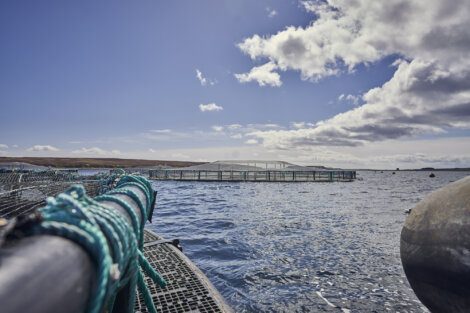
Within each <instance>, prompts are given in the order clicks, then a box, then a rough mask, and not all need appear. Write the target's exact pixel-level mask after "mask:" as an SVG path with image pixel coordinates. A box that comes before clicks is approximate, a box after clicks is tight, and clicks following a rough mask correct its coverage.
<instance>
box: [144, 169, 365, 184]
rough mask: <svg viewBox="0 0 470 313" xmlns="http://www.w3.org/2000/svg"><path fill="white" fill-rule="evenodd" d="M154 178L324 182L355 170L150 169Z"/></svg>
mask: <svg viewBox="0 0 470 313" xmlns="http://www.w3.org/2000/svg"><path fill="white" fill-rule="evenodd" d="M149 178H150V179H155V180H193V181H257V182H317V181H319V182H325V181H328V182H330V181H352V180H354V179H356V172H355V171H209V170H177V169H171V170H151V171H150V172H149Z"/></svg>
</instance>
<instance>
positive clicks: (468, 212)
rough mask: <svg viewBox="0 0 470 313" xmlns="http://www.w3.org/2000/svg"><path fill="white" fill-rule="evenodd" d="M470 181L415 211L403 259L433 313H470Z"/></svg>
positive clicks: (402, 244) (450, 187)
mask: <svg viewBox="0 0 470 313" xmlns="http://www.w3.org/2000/svg"><path fill="white" fill-rule="evenodd" d="M469 251H470V176H469V177H467V178H464V179H461V180H459V181H456V182H454V183H451V184H449V185H448V186H446V187H444V188H441V189H439V190H437V191H435V192H433V193H431V194H430V195H428V196H427V197H426V198H424V200H422V201H421V202H419V203H418V204H417V205H416V207H415V208H413V209H412V210H411V213H410V215H409V216H408V218H407V219H406V222H405V225H404V227H403V229H402V232H401V240H400V255H401V261H402V265H403V269H404V270H405V274H406V277H407V278H408V281H409V282H410V285H411V287H412V288H413V290H414V292H415V293H416V296H417V297H418V298H419V300H421V302H422V303H423V304H424V305H425V306H427V307H428V309H429V310H430V311H431V312H470V252H469Z"/></svg>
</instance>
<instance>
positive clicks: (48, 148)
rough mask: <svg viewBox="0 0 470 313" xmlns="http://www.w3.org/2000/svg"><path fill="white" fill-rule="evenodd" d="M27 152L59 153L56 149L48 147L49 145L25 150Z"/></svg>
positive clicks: (35, 146)
mask: <svg viewBox="0 0 470 313" xmlns="http://www.w3.org/2000/svg"><path fill="white" fill-rule="evenodd" d="M26 150H27V151H30V152H38V151H42V152H56V151H59V149H58V148H56V147H54V146H50V145H34V146H32V147H30V148H28V149H26Z"/></svg>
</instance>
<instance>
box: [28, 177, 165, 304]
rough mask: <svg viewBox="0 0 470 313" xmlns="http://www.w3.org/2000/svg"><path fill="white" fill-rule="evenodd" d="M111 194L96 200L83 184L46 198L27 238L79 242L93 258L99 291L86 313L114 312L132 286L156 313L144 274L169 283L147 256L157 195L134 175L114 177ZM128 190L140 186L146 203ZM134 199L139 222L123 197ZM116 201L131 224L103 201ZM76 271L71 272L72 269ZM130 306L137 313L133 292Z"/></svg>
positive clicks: (157, 280) (95, 291)
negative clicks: (148, 231)
mask: <svg viewBox="0 0 470 313" xmlns="http://www.w3.org/2000/svg"><path fill="white" fill-rule="evenodd" d="M108 182H109V183H112V184H113V185H114V188H113V189H111V190H110V191H108V192H106V193H105V194H102V195H100V196H98V197H95V198H94V199H92V198H90V197H88V196H87V195H86V192H85V189H84V187H83V186H82V185H73V186H71V187H70V188H68V189H67V190H66V191H65V192H63V193H61V194H59V195H58V196H57V197H55V198H53V197H50V198H48V199H47V204H46V206H45V207H43V208H41V209H39V210H38V212H37V214H36V218H35V222H34V223H32V226H31V227H28V229H27V231H26V235H39V234H47V235H55V236H61V237H64V238H67V239H69V240H72V241H74V242H75V243H77V244H79V245H80V246H81V247H82V248H83V249H85V250H86V251H87V252H88V254H89V255H90V257H91V259H92V260H93V262H94V264H95V266H96V273H97V274H96V276H97V277H96V288H95V290H94V291H93V292H92V293H91V295H90V298H89V301H88V305H87V311H86V312H88V313H101V312H112V310H113V305H114V302H115V298H116V295H117V293H118V291H119V290H120V289H121V288H122V287H123V286H125V285H127V284H130V286H131V289H130V290H133V291H135V290H136V288H138V290H139V291H140V292H141V293H142V295H143V298H144V301H145V305H146V306H147V308H148V310H149V312H152V313H156V312H157V311H156V308H155V306H154V304H153V302H152V299H151V296H150V292H149V290H148V288H147V286H146V284H145V280H144V276H143V273H145V274H147V276H149V277H150V278H151V279H152V280H153V281H154V282H155V283H156V284H158V285H160V286H161V287H164V286H165V284H166V282H165V280H164V279H163V278H162V277H161V275H160V274H159V273H158V272H156V271H155V270H154V269H153V268H152V267H151V266H150V264H149V263H148V261H147V260H146V259H145V256H144V255H143V252H142V249H143V236H144V225H145V221H146V220H147V218H148V215H149V214H151V212H152V209H153V208H152V206H153V204H154V201H155V199H154V197H155V195H154V192H153V188H152V186H151V184H150V182H149V181H147V180H146V179H145V178H143V177H140V176H135V175H125V176H119V177H114V178H113V180H110V181H108ZM130 187H137V188H139V189H140V190H141V191H142V192H143V194H144V195H145V197H146V205H144V203H143V201H141V200H140V198H139V197H138V195H137V194H136V193H135V192H134V191H133V190H131V189H129V188H130ZM117 195H126V196H128V197H129V198H131V199H132V200H133V201H134V202H135V203H136V204H137V205H138V206H139V209H140V212H141V220H140V221H139V220H138V217H137V214H136V212H135V211H134V209H133V208H132V206H131V205H130V204H129V203H127V202H126V201H125V200H123V199H122V197H118V196H117ZM102 201H107V202H114V203H116V204H118V205H119V206H120V207H122V208H123V209H124V210H125V211H126V212H127V213H128V215H129V216H130V218H131V224H130V223H129V222H128V221H127V220H126V219H125V218H124V217H123V216H121V215H120V214H119V213H117V212H116V211H114V210H113V209H111V208H109V207H107V206H105V205H103V204H102V203H101V202H102ZM71 270H72V269H71ZM129 296H130V297H131V299H130V301H129V308H127V311H128V312H129V313H130V312H133V306H134V302H135V292H131V294H130V295H129Z"/></svg>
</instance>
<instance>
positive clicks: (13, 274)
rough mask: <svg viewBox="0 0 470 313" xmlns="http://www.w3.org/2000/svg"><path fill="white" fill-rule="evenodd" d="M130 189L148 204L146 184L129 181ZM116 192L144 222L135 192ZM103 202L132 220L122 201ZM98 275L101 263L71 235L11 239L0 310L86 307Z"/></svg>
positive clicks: (2, 254)
mask: <svg viewBox="0 0 470 313" xmlns="http://www.w3.org/2000/svg"><path fill="white" fill-rule="evenodd" d="M126 189H130V190H132V191H134V192H135V193H136V194H137V195H138V196H139V198H140V199H141V201H142V203H143V204H144V205H145V206H147V205H148V204H147V199H146V197H145V194H144V193H143V192H142V190H141V189H140V188H138V187H135V186H127V187H126ZM114 196H115V197H118V198H120V199H122V200H124V201H126V202H128V203H129V204H130V205H131V206H132V208H134V210H135V212H136V213H137V216H138V218H139V219H138V220H139V222H140V221H141V220H142V219H141V214H142V213H141V212H140V209H139V206H138V205H137V203H135V201H134V200H132V198H130V197H129V196H127V195H122V194H115V195H114ZM101 203H102V204H103V205H106V206H108V207H110V208H112V209H114V210H115V211H116V212H118V213H119V214H121V215H122V216H124V217H125V218H126V219H127V221H128V222H129V224H130V225H132V223H131V218H130V216H129V215H128V214H127V213H126V211H125V209H124V208H122V207H121V206H120V205H118V204H117V203H114V202H109V201H102V202H101ZM94 279H95V269H94V266H93V263H92V261H91V259H90V258H89V256H88V254H87V252H86V251H85V250H84V249H82V248H81V247H80V246H79V245H78V244H76V243H74V242H73V241H71V240H68V239H65V238H61V237H57V236H46V235H44V236H34V237H26V238H22V239H18V240H14V241H12V242H8V243H6V245H5V246H4V247H2V249H0V311H1V312H2V313H18V312H28V313H56V312H57V313H59V312H67V313H80V312H84V311H85V309H86V305H87V301H88V298H89V295H90V292H92V291H93V290H94ZM129 292H134V291H128V292H127V293H129ZM123 296H127V297H128V296H129V295H128V294H127V295H123Z"/></svg>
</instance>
